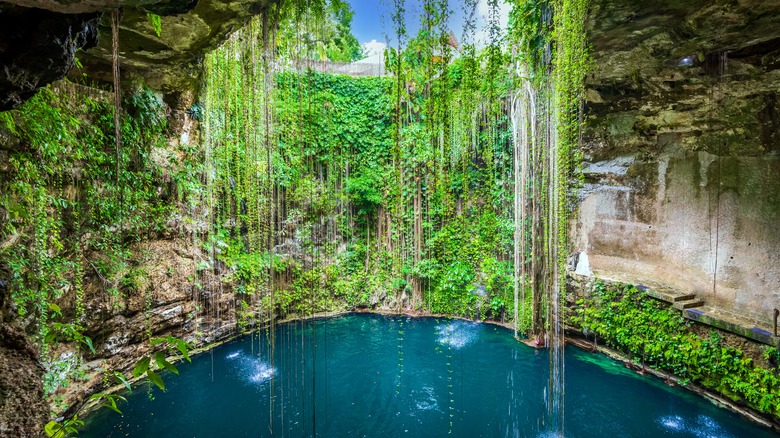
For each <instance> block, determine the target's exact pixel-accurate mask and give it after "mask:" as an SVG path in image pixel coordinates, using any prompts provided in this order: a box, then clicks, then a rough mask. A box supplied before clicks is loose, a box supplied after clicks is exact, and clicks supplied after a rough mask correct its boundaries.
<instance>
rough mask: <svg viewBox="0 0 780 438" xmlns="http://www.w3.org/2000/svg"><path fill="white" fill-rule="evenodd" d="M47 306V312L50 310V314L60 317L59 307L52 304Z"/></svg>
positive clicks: (60, 310)
mask: <svg viewBox="0 0 780 438" xmlns="http://www.w3.org/2000/svg"><path fill="white" fill-rule="evenodd" d="M47 305H48V307H49V310H51V311H52V312H54V313H56V314H57V316H62V309H61V308H60V306H58V305H56V304H54V303H48V304H47Z"/></svg>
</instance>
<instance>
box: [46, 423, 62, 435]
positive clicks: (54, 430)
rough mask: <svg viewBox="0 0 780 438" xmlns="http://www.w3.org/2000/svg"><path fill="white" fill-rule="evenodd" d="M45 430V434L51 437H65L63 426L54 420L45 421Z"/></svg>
mask: <svg viewBox="0 0 780 438" xmlns="http://www.w3.org/2000/svg"><path fill="white" fill-rule="evenodd" d="M44 430H45V431H46V435H48V436H49V437H52V438H65V426H63V425H61V424H60V423H57V422H56V421H49V422H48V423H46V427H45V429H44Z"/></svg>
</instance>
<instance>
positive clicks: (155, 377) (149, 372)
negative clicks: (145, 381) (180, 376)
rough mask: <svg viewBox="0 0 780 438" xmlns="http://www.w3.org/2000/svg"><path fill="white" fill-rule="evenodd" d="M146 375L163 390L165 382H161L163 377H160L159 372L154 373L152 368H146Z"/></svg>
mask: <svg viewBox="0 0 780 438" xmlns="http://www.w3.org/2000/svg"><path fill="white" fill-rule="evenodd" d="M146 376H147V377H149V380H150V381H151V382H152V383H154V384H155V385H157V387H158V388H160V389H162V390H163V391H165V382H163V379H162V378H161V377H160V375H159V374H157V373H155V372H154V371H152V370H146Z"/></svg>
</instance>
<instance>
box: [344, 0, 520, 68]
mask: <svg viewBox="0 0 780 438" xmlns="http://www.w3.org/2000/svg"><path fill="white" fill-rule="evenodd" d="M348 1H349V4H350V5H351V6H352V10H353V11H355V16H354V18H353V20H352V33H353V34H354V35H355V37H356V38H357V39H358V41H360V44H361V45H363V47H364V49H366V52H367V54H369V55H371V54H380V53H382V52H383V50H384V48H385V47H386V44H387V41H388V39H391V38H390V36H391V35H393V36H394V35H395V32H394V30H393V22H392V12H393V4H392V0H348ZM462 3H463V2H462V1H458V0H450V9H451V10H452V17H451V19H450V29H451V30H452V31H453V32H454V33H455V37H456V38H457V40H458V41H459V42H460V41H462V39H463V21H464V18H463V17H464V15H465V14H464V12H463V6H462ZM405 7H406V30H407V34H408V35H409V36H413V35H415V34H416V33H417V31H418V30H419V28H420V15H421V13H422V7H421V6H420V0H406V2H405ZM510 8H511V6H510V5H509V4H507V3H506V2H505V1H504V0H499V10H500V14H499V15H500V17H501V20H500V21H501V23H500V24H501V27H502V28H503V29H505V28H506V25H507V22H508V20H509V11H510ZM489 11H490V8H489V6H488V0H479V3H478V4H477V30H476V35H475V37H476V38H475V39H476V40H477V46H478V47H484V46H485V45H487V41H488V31H487V22H488V20H487V15H488V12H489ZM391 40H392V39H391Z"/></svg>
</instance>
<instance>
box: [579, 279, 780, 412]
mask: <svg viewBox="0 0 780 438" xmlns="http://www.w3.org/2000/svg"><path fill="white" fill-rule="evenodd" d="M578 305H579V308H578V310H577V315H576V316H575V317H574V320H573V321H572V322H573V323H575V324H577V325H579V326H580V327H583V328H587V329H588V330H590V331H592V332H593V333H595V334H596V335H598V337H599V338H602V339H604V340H605V341H606V342H607V344H608V345H610V346H611V347H613V348H615V349H618V350H620V351H623V352H626V353H628V354H629V355H630V356H632V357H634V358H636V359H638V360H641V361H642V363H646V364H648V365H650V366H652V367H654V368H658V369H662V370H665V371H668V372H671V373H673V374H675V375H677V376H679V377H680V378H681V382H683V383H684V382H689V381H690V382H696V383H699V384H701V385H702V386H704V387H707V388H710V389H713V390H715V391H718V392H720V393H722V394H724V395H725V396H727V397H729V398H731V399H733V400H735V401H741V402H744V403H746V404H748V405H749V406H750V407H752V408H754V409H756V410H758V411H760V412H765V413H768V414H771V415H775V416H779V415H780V377H778V375H777V373H776V372H775V370H771V369H767V368H762V367H759V366H757V365H756V364H755V363H754V362H753V360H752V359H751V358H749V357H747V356H746V355H745V354H744V353H743V352H742V351H741V350H739V349H737V348H734V347H731V346H728V345H726V344H725V343H724V342H723V339H722V338H721V337H720V335H718V334H717V333H716V332H711V333H710V335H709V337H702V336H699V335H697V334H695V333H694V332H693V331H691V330H690V329H689V326H690V324H691V323H690V322H687V321H686V320H685V319H684V318H682V316H680V313H679V312H678V311H677V310H675V309H674V308H672V307H669V306H668V305H664V304H661V303H660V302H657V301H655V300H653V299H650V298H649V297H647V296H646V295H645V294H644V293H642V292H639V291H638V290H637V289H636V288H635V287H633V286H627V287H625V288H622V289H613V288H608V287H605V286H604V285H603V284H600V283H599V284H597V285H596V287H595V290H594V295H593V298H591V299H587V300H582V301H580V302H579V303H578Z"/></svg>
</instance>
